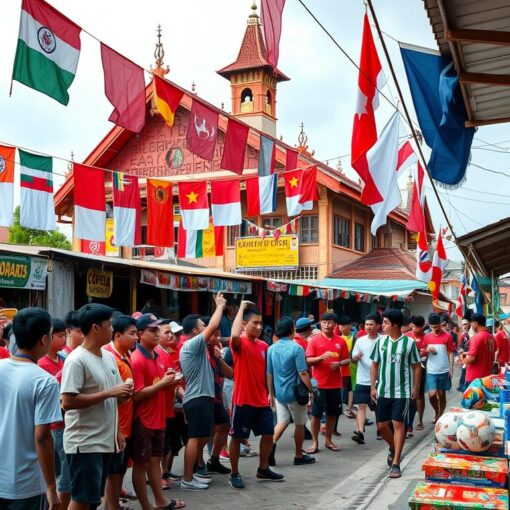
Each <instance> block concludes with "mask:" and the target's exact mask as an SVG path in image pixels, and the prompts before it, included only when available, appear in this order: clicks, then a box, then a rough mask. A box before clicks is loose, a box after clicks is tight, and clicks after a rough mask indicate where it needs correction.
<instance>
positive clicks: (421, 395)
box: [418, 365, 427, 397]
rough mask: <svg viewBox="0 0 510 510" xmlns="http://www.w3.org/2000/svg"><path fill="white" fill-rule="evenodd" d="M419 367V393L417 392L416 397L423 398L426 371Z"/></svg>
mask: <svg viewBox="0 0 510 510" xmlns="http://www.w3.org/2000/svg"><path fill="white" fill-rule="evenodd" d="M420 366H421V376H420V391H419V392H418V395H419V396H420V397H424V396H425V386H426V384H427V369H426V368H425V367H423V366H422V365H420Z"/></svg>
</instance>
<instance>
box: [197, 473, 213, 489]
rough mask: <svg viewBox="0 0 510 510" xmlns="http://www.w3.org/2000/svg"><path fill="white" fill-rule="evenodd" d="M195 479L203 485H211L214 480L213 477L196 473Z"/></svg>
mask: <svg viewBox="0 0 510 510" xmlns="http://www.w3.org/2000/svg"><path fill="white" fill-rule="evenodd" d="M193 480H194V481H195V482H198V483H201V484H202V485H207V486H209V484H210V483H211V482H212V479H211V477H209V478H206V477H205V476H200V475H197V474H196V473H194V474H193Z"/></svg>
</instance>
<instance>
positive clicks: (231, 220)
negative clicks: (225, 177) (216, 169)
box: [211, 181, 243, 227]
mask: <svg viewBox="0 0 510 510" xmlns="http://www.w3.org/2000/svg"><path fill="white" fill-rule="evenodd" d="M211 209H212V218H213V223H214V224H215V225H216V226H218V227H226V226H232V225H240V224H241V223H242V221H243V218H242V215H241V183H240V181H213V182H211Z"/></svg>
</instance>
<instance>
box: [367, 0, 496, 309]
mask: <svg viewBox="0 0 510 510" xmlns="http://www.w3.org/2000/svg"><path fill="white" fill-rule="evenodd" d="M365 1H366V2H367V3H368V7H369V9H370V14H371V15H372V19H373V20H374V25H375V28H376V30H377V34H378V35H379V40H380V41H381V45H382V48H383V51H384V56H385V57H386V61H387V62H388V67H389V68H390V72H391V76H392V78H393V82H394V83H395V86H396V88H397V93H398V96H399V98H400V102H401V103H402V109H403V110H404V115H405V118H406V120H407V123H408V124H409V127H410V129H411V133H412V135H413V139H414V142H415V144H416V148H417V149H418V152H419V154H420V157H421V160H422V162H423V165H424V166H425V169H426V171H427V174H428V176H429V179H430V183H431V184H432V190H433V191H434V194H435V196H436V199H437V202H438V203H439V207H440V208H441V212H442V213H443V216H444V218H445V220H446V223H447V225H448V227H449V228H450V230H451V232H452V235H453V238H454V240H455V244H458V243H457V235H456V234H455V231H454V230H453V225H452V224H451V222H450V218H448V216H447V214H446V210H445V208H444V205H443V202H442V201H441V198H440V196H439V192H438V191H437V186H436V184H435V182H434V179H433V178H432V175H431V173H430V169H429V167H428V165H427V161H426V159H425V156H424V154H423V151H422V149H421V145H420V141H419V138H418V135H417V133H416V129H415V128H414V125H413V122H412V120H411V116H410V115H409V110H408V109H407V104H406V102H405V100H404V95H403V94H402V89H401V88H400V83H399V81H398V79H397V74H396V72H395V68H394V67H393V62H392V61H391V57H390V54H389V53H388V48H387V46H386V42H385V41H384V37H383V33H382V31H381V27H380V26H379V20H378V19H377V15H376V13H375V9H374V6H373V4H372V0H365ZM463 256H464V255H463ZM464 260H465V261H466V265H467V266H469V267H470V268H471V271H472V273H473V278H474V279H475V280H476V282H477V283H479V282H478V278H477V276H476V272H475V270H474V268H473V266H472V265H471V263H470V262H469V260H468V259H467V257H465V256H464ZM478 287H480V285H478ZM482 296H483V297H484V298H485V295H484V294H483V292H482ZM487 301H489V300H487ZM488 304H489V306H490V307H491V308H492V311H493V314H494V305H493V303H492V302H491V301H489V303H488Z"/></svg>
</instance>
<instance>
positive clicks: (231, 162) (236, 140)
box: [220, 119, 250, 175]
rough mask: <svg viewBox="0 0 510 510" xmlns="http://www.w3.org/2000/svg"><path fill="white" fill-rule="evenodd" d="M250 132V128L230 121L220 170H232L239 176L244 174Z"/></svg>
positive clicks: (232, 120)
mask: <svg viewBox="0 0 510 510" xmlns="http://www.w3.org/2000/svg"><path fill="white" fill-rule="evenodd" d="M249 132H250V128H249V127H248V126H247V125H246V124H241V123H240V122H238V121H237V120H234V119H228V123H227V134H226V135H225V145H224V146H223V156H222V157H221V164H220V168H222V169H225V170H230V171H231V172H234V173H235V174H238V175H241V174H242V173H243V167H244V156H245V153H246V142H247V141H248V134H249Z"/></svg>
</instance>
